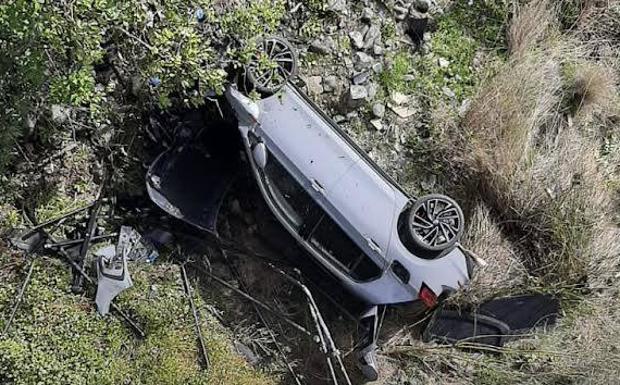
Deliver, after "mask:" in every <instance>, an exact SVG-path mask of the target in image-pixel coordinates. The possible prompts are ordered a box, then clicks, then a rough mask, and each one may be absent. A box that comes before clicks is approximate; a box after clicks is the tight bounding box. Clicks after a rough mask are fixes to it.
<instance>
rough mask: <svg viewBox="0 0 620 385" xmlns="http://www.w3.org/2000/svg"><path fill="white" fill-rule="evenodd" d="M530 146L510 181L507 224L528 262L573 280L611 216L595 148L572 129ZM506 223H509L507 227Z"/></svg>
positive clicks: (582, 273)
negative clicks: (527, 162)
mask: <svg viewBox="0 0 620 385" xmlns="http://www.w3.org/2000/svg"><path fill="white" fill-rule="evenodd" d="M555 139H556V142H555V143H553V144H552V145H545V146H541V147H538V148H536V150H535V151H534V155H533V157H532V161H531V166H530V167H529V168H528V169H527V170H525V172H524V174H523V178H522V180H521V181H515V182H516V183H518V184H517V185H514V186H513V189H512V194H511V195H512V196H511V198H512V199H511V201H509V202H511V204H512V206H513V213H512V214H513V215H514V217H513V219H514V220H515V221H516V222H515V225H514V226H510V227H512V229H513V230H516V231H518V232H519V234H520V235H521V236H522V239H520V240H519V241H518V243H519V244H520V246H521V247H522V249H523V250H524V251H525V255H526V256H528V258H526V259H525V261H526V263H527V264H528V265H529V267H530V268H531V269H532V270H533V271H534V272H535V273H536V274H537V275H541V276H544V277H546V278H547V279H548V281H549V282H554V283H555V282H557V283H565V284H568V285H570V284H575V283H578V282H581V281H582V280H583V279H584V278H585V277H586V276H587V267H588V261H589V260H590V259H591V258H592V257H593V253H592V242H593V239H594V238H595V237H596V236H597V235H598V234H599V233H600V231H601V230H602V228H603V226H605V225H607V224H608V223H609V220H610V218H611V215H610V213H611V203H610V195H609V192H608V191H607V188H606V185H605V180H604V176H603V174H602V173H601V172H600V168H599V164H598V162H599V161H598V159H599V155H598V148H597V146H596V145H595V144H594V143H592V142H591V141H590V140H588V139H587V138H585V137H583V135H581V134H580V133H579V132H577V130H576V129H565V130H563V131H562V132H560V134H559V135H558V136H557V137H556V138H555ZM510 227H509V228H510Z"/></svg>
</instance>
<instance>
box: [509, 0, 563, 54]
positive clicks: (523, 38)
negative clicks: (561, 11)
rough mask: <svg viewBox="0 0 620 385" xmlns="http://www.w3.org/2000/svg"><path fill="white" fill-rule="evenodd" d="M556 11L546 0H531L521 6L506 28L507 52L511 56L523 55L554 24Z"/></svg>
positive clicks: (543, 36) (541, 38)
mask: <svg viewBox="0 0 620 385" xmlns="http://www.w3.org/2000/svg"><path fill="white" fill-rule="evenodd" d="M555 18H556V12H555V11H554V10H553V9H552V5H551V3H550V2H549V1H548V0H541V1H531V2H529V3H527V4H525V5H524V6H522V7H521V8H520V9H519V10H518V11H517V14H516V15H515V17H514V19H513V20H512V23H511V24H510V28H509V29H508V36H507V37H508V52H509V53H510V56H512V57H513V58H522V57H524V56H525V55H526V54H527V53H528V52H529V51H531V49H532V48H533V47H535V46H536V45H537V44H538V43H539V42H540V41H541V40H543V39H544V38H545V36H546V35H547V33H548V32H549V29H550V28H551V27H552V26H554V25H555V24H556V23H555Z"/></svg>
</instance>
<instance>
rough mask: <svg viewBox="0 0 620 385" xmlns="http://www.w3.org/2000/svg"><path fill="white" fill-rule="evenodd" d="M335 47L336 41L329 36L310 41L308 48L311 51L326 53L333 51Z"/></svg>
mask: <svg viewBox="0 0 620 385" xmlns="http://www.w3.org/2000/svg"><path fill="white" fill-rule="evenodd" d="M335 49H336V43H334V40H333V39H332V38H331V37H329V36H328V37H326V38H324V39H321V38H317V39H314V40H312V42H310V47H309V50H310V51H311V52H316V53H322V54H328V53H331V52H333V51H334V50H335Z"/></svg>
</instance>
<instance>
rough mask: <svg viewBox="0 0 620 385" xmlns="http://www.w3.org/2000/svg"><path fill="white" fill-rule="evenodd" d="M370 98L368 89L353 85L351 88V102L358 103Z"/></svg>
mask: <svg viewBox="0 0 620 385" xmlns="http://www.w3.org/2000/svg"><path fill="white" fill-rule="evenodd" d="M367 97H368V91H367V90H366V87H364V86H360V85H355V84H354V85H352V86H351V87H349V100H350V101H352V102H358V101H360V100H364V99H366V98H367Z"/></svg>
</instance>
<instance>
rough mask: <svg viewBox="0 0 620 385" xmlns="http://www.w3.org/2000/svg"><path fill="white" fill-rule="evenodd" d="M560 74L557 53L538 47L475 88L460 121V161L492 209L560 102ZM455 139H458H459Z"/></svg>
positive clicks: (507, 187) (516, 173)
mask: <svg viewBox="0 0 620 385" xmlns="http://www.w3.org/2000/svg"><path fill="white" fill-rule="evenodd" d="M561 89H562V80H561V76H560V65H559V62H558V61H557V57H554V56H552V55H549V54H548V53H547V52H537V53H535V54H533V55H531V56H528V57H527V58H524V59H523V60H520V61H511V62H509V63H507V64H506V67H505V68H504V69H503V70H502V71H501V72H500V73H499V74H498V75H497V76H496V77H495V78H493V79H492V80H490V81H489V82H488V83H487V85H486V86H484V87H483V89H482V90H481V91H480V92H479V94H478V95H477V96H476V98H475V99H474V100H473V102H472V104H471V107H470V109H469V111H468V112H467V114H466V115H465V117H464V119H463V121H462V127H463V128H464V129H465V132H466V134H465V135H466V137H465V138H464V140H465V142H466V143H467V144H468V145H467V149H466V150H465V151H463V150H460V152H461V153H462V154H463V156H462V159H461V161H462V163H464V164H465V168H466V169H468V170H470V171H471V172H472V173H473V174H475V175H476V177H477V178H478V183H477V184H478V186H477V188H478V187H480V188H482V189H483V193H484V194H485V195H486V196H487V197H489V198H490V197H491V196H493V195H495V197H493V198H492V199H493V200H494V201H495V202H491V203H489V204H490V206H491V208H493V209H495V208H496V207H498V206H502V205H503V204H504V202H506V197H504V196H502V194H503V193H505V192H509V190H510V185H511V184H512V181H514V179H515V178H517V177H518V176H519V174H520V172H521V168H522V167H523V165H524V162H525V160H526V159H527V157H528V156H529V155H528V154H529V153H530V151H531V148H532V146H533V144H534V138H535V137H536V134H537V133H538V132H539V131H540V129H541V128H542V127H543V126H545V125H546V124H550V123H553V120H554V119H555V118H556V115H557V111H558V109H559V106H560V103H561ZM459 141H460V140H459Z"/></svg>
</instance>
